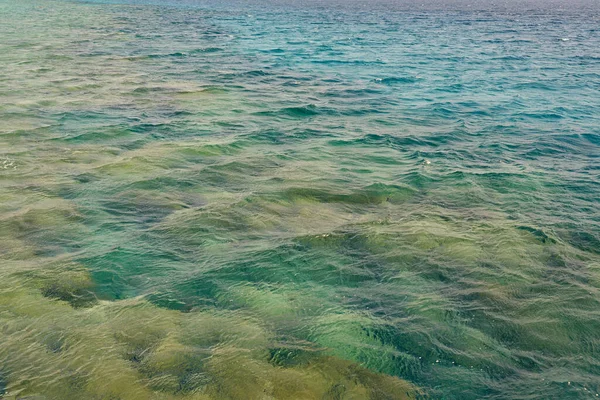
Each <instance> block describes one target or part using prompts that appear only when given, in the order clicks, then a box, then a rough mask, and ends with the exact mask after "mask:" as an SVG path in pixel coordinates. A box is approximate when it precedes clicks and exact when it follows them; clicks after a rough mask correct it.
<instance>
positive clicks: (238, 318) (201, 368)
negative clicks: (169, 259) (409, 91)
mask: <svg viewBox="0 0 600 400" xmlns="http://www.w3.org/2000/svg"><path fill="white" fill-rule="evenodd" d="M75 274H77V273H75ZM5 277H6V276H5ZM26 282H29V281H25V282H24V281H22V280H21V278H19V277H15V276H13V277H12V278H10V279H8V280H6V279H5V280H3V285H2V290H0V310H1V312H0V320H2V323H3V334H4V339H5V340H3V341H2V344H0V360H2V365H3V371H6V372H5V373H3V385H4V386H5V388H4V391H5V395H6V396H9V397H8V398H12V397H15V396H16V397H23V396H36V395H41V396H44V397H49V398H75V397H79V398H92V397H93V398H122V399H154V398H156V399H188V398H189V399H213V398H214V399H238V398H241V397H240V396H242V397H250V398H258V397H262V396H264V395H267V396H269V397H270V398H274V399H279V398H280V399H292V398H315V399H316V398H340V397H339V396H340V395H343V398H370V399H380V398H386V399H387V398H390V399H391V398H394V399H396V398H397V399H409V398H414V397H415V396H416V395H417V393H418V390H417V389H416V388H415V387H413V386H412V385H410V384H408V383H406V382H404V381H402V380H399V379H398V378H392V377H389V376H386V375H381V374H376V373H373V372H370V371H368V370H366V369H365V368H363V367H361V366H359V365H358V364H354V363H351V362H348V361H343V360H342V359H339V358H335V357H332V356H329V355H326V354H323V352H320V351H318V350H317V349H315V348H313V349H311V348H310V346H308V345H304V347H305V348H306V349H307V351H305V353H306V354H307V355H308V356H306V357H305V358H304V359H303V360H302V361H301V362H295V363H291V364H290V363H288V364H286V365H274V363H273V361H272V360H273V356H272V354H273V350H272V349H273V348H279V349H281V348H282V347H281V346H282V345H281V344H276V343H277V341H276V339H275V337H273V336H272V333H270V332H269V330H268V329H266V328H265V327H263V326H262V325H261V324H259V323H258V322H257V321H255V320H253V319H252V318H249V317H248V316H245V315H244V314H240V313H237V312H220V311H215V310H213V311H209V310H205V311H194V312H190V313H185V314H184V313H180V312H177V311H170V310H166V309H161V308H156V307H155V306H152V305H151V304H149V303H147V302H145V301H143V300H141V299H131V300H126V301H120V302H104V301H102V302H99V303H96V304H94V305H91V307H89V306H88V307H85V308H81V307H73V306H72V305H71V304H70V303H69V302H68V301H64V300H63V299H59V298H54V297H47V296H44V295H43V290H42V291H37V290H35V289H34V288H33V287H31V286H30V283H31V282H30V283H26ZM15 284H17V286H15ZM5 285H11V286H12V288H13V289H11V290H10V291H9V292H7V291H6V287H5ZM83 286H85V285H83ZM283 346H284V347H285V345H283ZM17 354H18V356H16V355H17ZM57 367H59V368H58V369H57ZM57 370H58V371H60V372H58V373H56V372H54V371H57ZM48 374H52V375H53V378H52V379H51V380H48V379H47V376H48ZM10 396H12V397H10ZM257 396H258V397H257ZM331 396H333V397H331ZM336 396H337V397H336Z"/></svg>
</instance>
